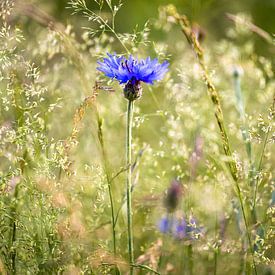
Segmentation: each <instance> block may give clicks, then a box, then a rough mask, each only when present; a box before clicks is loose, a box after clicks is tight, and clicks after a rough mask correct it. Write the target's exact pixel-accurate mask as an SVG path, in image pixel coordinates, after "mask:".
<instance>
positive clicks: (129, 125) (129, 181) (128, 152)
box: [126, 100, 134, 275]
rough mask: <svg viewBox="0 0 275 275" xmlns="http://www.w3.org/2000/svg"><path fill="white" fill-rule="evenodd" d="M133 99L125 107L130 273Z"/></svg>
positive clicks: (131, 270)
mask: <svg viewBox="0 0 275 275" xmlns="http://www.w3.org/2000/svg"><path fill="white" fill-rule="evenodd" d="M133 111H134V101H133V100H128V108H127V126H126V127H127V129H126V167H127V177H126V194H127V229H128V253H129V264H130V274H131V275H132V274H133V272H134V270H133V267H134V266H133V265H134V248H133V228H132V227H133V226H132V169H131V162H132V124H133Z"/></svg>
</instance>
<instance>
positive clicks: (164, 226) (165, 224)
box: [158, 217, 173, 233]
mask: <svg viewBox="0 0 275 275" xmlns="http://www.w3.org/2000/svg"><path fill="white" fill-rule="evenodd" d="M172 224H173V221H172V220H171V219H169V218H168V217H163V218H161V219H160V221H159V223H158V228H159V231H160V232H161V233H169V232H171V228H172Z"/></svg>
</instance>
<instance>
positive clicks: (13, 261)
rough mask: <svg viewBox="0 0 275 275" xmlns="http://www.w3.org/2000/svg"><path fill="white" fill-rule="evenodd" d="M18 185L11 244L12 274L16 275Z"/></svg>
mask: <svg viewBox="0 0 275 275" xmlns="http://www.w3.org/2000/svg"><path fill="white" fill-rule="evenodd" d="M18 188H19V186H18V184H17V185H16V186H15V190H14V202H13V205H12V207H11V217H12V220H11V243H10V249H11V253H10V255H11V274H16V254H17V252H16V248H15V247H14V245H15V242H16V232H17V217H16V216H17V200H18V191H19V190H18Z"/></svg>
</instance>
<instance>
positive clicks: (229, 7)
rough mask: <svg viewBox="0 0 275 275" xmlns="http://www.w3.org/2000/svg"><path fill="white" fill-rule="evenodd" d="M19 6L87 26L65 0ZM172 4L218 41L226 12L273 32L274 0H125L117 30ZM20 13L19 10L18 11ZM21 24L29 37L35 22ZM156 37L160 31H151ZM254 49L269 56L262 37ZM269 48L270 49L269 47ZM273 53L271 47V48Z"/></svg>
mask: <svg viewBox="0 0 275 275" xmlns="http://www.w3.org/2000/svg"><path fill="white" fill-rule="evenodd" d="M18 3H20V4H21V5H22V6H24V5H25V4H24V3H26V4H30V3H31V4H32V5H34V6H36V7H37V8H40V9H42V10H43V11H45V12H46V13H47V14H49V15H51V16H53V18H55V19H56V20H57V21H59V22H62V23H64V24H72V25H73V26H74V28H77V27H83V26H85V25H87V20H86V19H85V18H83V16H82V15H81V14H78V15H75V16H74V17H71V16H70V15H71V14H72V9H71V8H68V7H69V4H68V1H67V0H56V1H55V0H47V1H43V0H35V1H18ZM113 3H114V4H115V3H118V1H113ZM167 4H174V5H175V6H176V7H177V9H178V11H179V12H180V13H182V14H186V15H187V16H188V18H190V19H191V20H192V21H193V22H196V23H197V24H199V25H201V26H202V27H203V28H204V29H205V30H207V38H209V39H210V40H211V39H213V38H214V39H215V40H219V39H222V38H224V37H225V36H226V32H225V30H226V28H227V27H228V26H229V25H230V24H233V22H232V20H230V19H229V18H228V17H227V16H226V13H233V14H236V13H241V14H246V15H248V16H250V17H251V21H252V22H253V23H254V24H255V25H256V26H258V27H260V28H262V29H263V30H264V31H266V32H268V33H270V34H272V33H274V32H275V16H274V14H275V1H274V0H243V1H238V0H231V1H227V0H171V1H165V0H151V1H147V0H125V1H123V8H122V9H121V10H120V11H119V12H118V15H117V18H116V29H117V32H130V31H131V30H133V29H134V28H135V27H136V26H137V25H138V26H139V27H140V28H142V26H143V25H144V24H145V22H146V21H147V20H148V18H150V20H152V19H154V18H157V17H158V12H159V7H160V6H161V5H167ZM87 6H88V7H89V8H92V9H95V10H96V9H98V6H97V4H96V3H95V1H87ZM104 10H106V11H107V10H108V7H107V5H106V4H105V6H103V11H104ZM19 12H20V11H19ZM21 24H22V26H23V27H24V29H25V31H26V32H27V33H28V34H29V35H30V36H32V35H33V34H34V31H35V29H36V28H37V26H36V23H35V22H33V20H31V19H30V18H26V17H24V18H22V19H21ZM152 35H154V36H155V37H157V38H159V37H158V36H160V34H157V33H153V34H152ZM254 38H255V40H256V41H255V43H256V49H257V52H259V53H260V54H261V55H264V56H268V54H269V53H270V52H268V51H267V49H266V47H264V48H263V47H262V46H263V45H264V41H263V39H262V38H261V37H258V36H257V35H255V37H254ZM270 51H271V49H270ZM273 54H274V50H273Z"/></svg>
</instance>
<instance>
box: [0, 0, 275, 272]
mask: <svg viewBox="0 0 275 275" xmlns="http://www.w3.org/2000/svg"><path fill="white" fill-rule="evenodd" d="M228 3H229V2H228V1H218V0H216V1H214V0H208V1H199V0H196V1H195V0H194V1H176V0H175V1H172V0H171V1H169V2H167V1H156V0H155V1H150V2H149V1H145V0H143V1H129V0H128V1H125V2H123V3H122V4H123V5H122V6H121V7H120V2H118V1H113V2H111V1H106V0H105V1H100V0H98V1H87V4H85V2H84V1H81V0H78V1H70V3H69V2H67V1H64V0H62V1H61V0H59V1H32V2H27V1H26V2H23V1H11V0H5V1H2V2H1V6H0V7H1V31H0V67H1V71H0V94H1V99H0V112H1V113H0V188H1V196H0V204H1V207H0V238H1V241H0V252H1V256H0V271H1V272H2V273H3V274H16V273H17V274H59V273H62V272H63V273H65V274H115V272H116V271H115V270H114V268H113V265H114V264H115V265H117V266H118V267H119V269H120V272H121V274H127V259H128V256H127V249H126V248H127V245H126V243H127V235H126V231H127V230H126V212H125V211H126V209H125V204H124V203H123V202H124V193H125V190H124V189H125V188H124V179H125V173H124V170H125V156H124V155H125V153H124V150H125V148H124V147H125V143H124V139H125V119H126V115H125V112H126V103H125V102H126V101H125V99H124V98H123V96H122V88H121V87H120V86H119V85H118V84H117V83H115V82H111V81H109V82H108V80H107V79H106V78H104V77H103V76H102V75H101V74H100V73H99V72H97V71H96V66H97V64H96V61H97V60H98V59H99V58H102V57H103V56H105V55H106V52H114V51H116V52H117V53H119V54H127V52H126V50H125V47H126V48H127V49H128V50H129V51H130V52H131V53H133V54H134V55H137V56H138V57H142V58H144V57H146V56H152V57H158V58H159V60H160V61H163V60H166V59H168V61H169V62H170V71H169V73H168V74H167V76H166V78H165V80H164V81H162V82H160V83H157V84H156V85H154V86H146V85H144V87H143V88H144V95H143V97H142V99H141V100H139V101H138V102H137V104H136V109H135V116H134V130H133V132H134V133H133V134H134V145H133V158H134V159H135V160H136V162H135V169H134V183H135V187H134V191H133V200H134V201H133V205H134V207H133V208H134V238H135V257H136V262H137V264H144V265H147V266H149V267H151V268H153V269H155V270H157V271H158V272H160V273H161V274H192V273H193V274H253V269H252V267H251V266H252V265H251V263H252V259H251V253H250V252H249V244H248V242H247V239H246V232H247V231H248V232H249V233H250V234H251V237H252V240H253V252H254V258H255V259H254V260H255V262H256V264H257V268H258V274H273V273H274V272H275V271H274V202H275V193H274V166H275V159H274V154H273V152H274V137H275V135H274V87H275V82H274V59H273V58H272V57H273V56H274V43H273V41H274V36H272V32H274V27H275V19H274V12H275V3H274V1H271V0H264V1H258V0H253V1H248V0H247V1H230V5H229V4H228ZM167 4H174V5H175V6H176V7H177V9H178V11H179V13H182V14H186V15H187V16H188V18H189V19H190V20H191V22H192V24H193V30H194V32H196V31H197V32H199V34H200V35H201V36H200V37H199V38H201V40H200V42H201V44H202V47H203V48H204V49H205V60H206V63H207V67H208V70H209V73H210V77H211V78H212V80H213V83H214V84H215V86H216V88H217V90H218V91H219V93H220V97H221V102H222V108H223V111H224V115H225V118H224V120H225V124H226V128H227V131H228V135H229V140H230V144H231V146H232V149H233V156H234V161H236V163H237V167H238V175H239V178H240V182H239V184H240V188H241V193H242V198H243V201H244V204H245V213H246V215H247V217H248V220H249V227H248V228H246V227H245V225H244V221H243V218H242V213H241V212H242V211H241V208H240V205H239V201H238V198H237V195H236V192H235V191H236V190H235V189H234V183H233V181H232V178H231V176H230V173H229V171H228V169H227V162H228V159H227V158H226V157H225V156H224V153H223V150H222V142H221V139H220V134H219V131H218V127H217V125H216V121H215V117H214V111H213V106H212V103H211V100H210V99H209V97H208V95H207V88H206V85H205V82H204V81H203V79H202V77H201V70H200V68H199V66H198V62H197V60H196V58H195V56H194V54H193V52H192V49H191V47H190V46H189V45H188V43H187V41H186V39H185V37H184V35H183V34H182V32H181V30H180V27H179V26H178V25H177V24H176V22H175V20H174V19H173V17H172V16H171V15H170V14H169V12H168V11H169V8H168V9H167V7H165V5H167ZM115 5H116V6H117V7H120V9H119V10H118V11H117V10H116V8H115ZM170 8H171V6H170ZM226 13H230V14H231V16H230V15H229V16H228V15H226ZM232 14H233V15H234V16H237V17H234V16H233V17H232ZM114 15H116V16H115V21H112V18H114ZM113 22H114V23H113ZM108 26H110V27H108ZM272 62H273V63H272ZM100 138H101V139H102V140H103V141H104V147H103V146H102V143H101V141H102V140H101V139H100ZM108 175H109V176H110V175H111V178H112V192H113V196H114V198H115V210H116V213H119V215H118V219H117V224H116V232H117V243H118V244H117V246H118V253H117V255H116V257H114V256H113V254H112V237H111V225H110V203H109V197H108V186H107V181H108V178H107V177H108ZM174 178H177V179H178V180H180V181H181V182H182V186H183V194H182V198H181V200H180V203H179V205H178V207H177V210H176V211H175V212H174V213H173V215H174V216H175V217H185V218H186V219H188V217H189V216H193V217H195V218H196V220H197V224H198V225H199V226H200V227H201V231H202V233H203V234H202V236H201V237H200V238H199V239H194V240H186V239H184V240H175V239H174V237H173V236H171V234H162V233H161V232H159V226H158V225H159V222H160V220H161V218H162V217H166V215H167V209H166V208H165V205H164V204H163V198H164V197H165V192H166V190H167V188H168V187H169V186H170V182H171V181H172V180H173V179H174ZM254 209H256V212H257V216H256V217H255V216H254V214H255V213H254V212H253V211H254ZM137 272H140V273H138V274H150V272H149V271H148V270H144V269H142V270H140V269H137ZM272 272H273V273H272Z"/></svg>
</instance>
